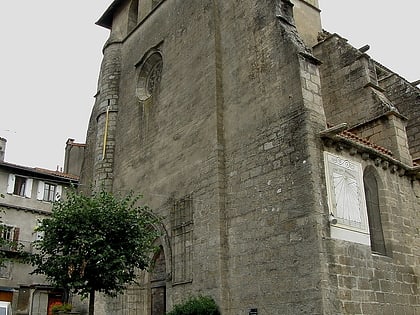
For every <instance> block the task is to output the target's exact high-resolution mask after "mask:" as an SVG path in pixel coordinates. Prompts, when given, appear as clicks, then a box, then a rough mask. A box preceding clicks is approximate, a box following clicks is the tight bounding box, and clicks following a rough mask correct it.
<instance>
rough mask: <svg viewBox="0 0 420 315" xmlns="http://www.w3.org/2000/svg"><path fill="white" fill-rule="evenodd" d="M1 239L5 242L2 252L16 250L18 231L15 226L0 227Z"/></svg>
mask: <svg viewBox="0 0 420 315" xmlns="http://www.w3.org/2000/svg"><path fill="white" fill-rule="evenodd" d="M0 228H1V237H2V239H3V240H4V241H6V242H5V244H4V246H3V248H2V249H3V250H12V251H13V250H16V249H17V242H18V240H19V232H20V229H19V228H18V227H16V226H10V225H5V224H3V225H1V227H0Z"/></svg>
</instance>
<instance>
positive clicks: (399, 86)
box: [377, 65, 420, 159]
mask: <svg viewBox="0 0 420 315" xmlns="http://www.w3.org/2000/svg"><path fill="white" fill-rule="evenodd" d="M377 72H378V73H379V78H378V79H379V85H380V86H381V87H382V88H383V89H384V90H385V91H386V93H387V95H388V98H389V99H390V100H391V101H392V102H393V103H394V104H395V106H396V107H397V108H398V110H399V111H400V112H401V114H403V115H404V116H406V117H407V118H408V121H407V126H406V130H407V137H408V143H409V146H410V153H411V155H412V157H413V158H414V159H419V158H420V127H419V126H420V90H419V89H418V88H417V87H414V86H412V85H411V84H410V83H408V82H407V81H406V80H405V79H403V78H401V77H400V76H398V75H397V74H394V73H392V72H390V71H389V70H387V69H386V68H384V67H383V66H381V65H377Z"/></svg>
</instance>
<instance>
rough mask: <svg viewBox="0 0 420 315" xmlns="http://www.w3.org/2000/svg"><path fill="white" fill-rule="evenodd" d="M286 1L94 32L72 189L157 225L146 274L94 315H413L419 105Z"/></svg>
mask: <svg viewBox="0 0 420 315" xmlns="http://www.w3.org/2000/svg"><path fill="white" fill-rule="evenodd" d="M292 2H293V3H292ZM292 2H290V1H288V0H277V1H263V0H243V1H219V0H215V1H208V0H194V1H192V0H191V1H186V0H184V1H175V0H162V1H154V0H153V1H152V0H116V1H114V2H113V3H112V4H111V5H110V7H109V8H108V9H107V10H106V12H105V13H104V14H103V16H102V17H101V18H100V20H99V21H98V24H99V25H101V26H103V27H105V28H108V29H110V36H109V39H108V41H107V42H106V44H105V47H104V49H103V53H104V57H103V62H102V67H101V71H100V75H99V82H98V93H97V95H96V101H95V105H94V107H93V111H92V116H91V119H90V123H89V128H88V133H87V145H86V148H85V160H84V164H83V167H82V173H81V183H82V184H83V186H82V187H83V189H85V190H86V191H89V189H88V188H89V187H92V186H93V187H105V188H106V189H108V190H110V191H113V192H120V191H122V192H126V191H130V190H134V191H135V192H138V193H141V194H143V195H144V196H145V200H146V202H147V203H148V204H149V205H150V206H151V207H152V208H153V209H154V210H155V211H156V212H157V213H159V214H160V215H162V216H163V218H164V222H163V224H162V227H161V231H162V233H163V236H162V238H161V239H160V240H158V241H157V245H159V246H160V249H161V250H160V252H159V253H157V254H156V257H155V264H154V266H155V267H154V269H153V271H152V272H150V273H147V274H145V273H140V274H139V282H140V284H139V285H136V286H132V287H130V288H129V289H128V290H127V292H126V294H124V295H123V296H121V297H118V298H116V299H108V298H103V299H102V300H100V301H98V303H97V309H98V310H99V313H100V314H110V315H111V314H112V315H115V314H142V315H145V314H152V315H162V314H164V313H165V311H167V310H170V309H172V307H173V305H174V304H176V303H179V302H180V301H182V300H183V299H184V298H186V297H188V296H189V295H197V294H204V295H210V296H212V297H213V298H214V299H215V300H216V301H217V303H218V305H219V306H220V308H221V310H222V314H223V315H245V314H264V315H274V314H293V315H296V314H311V315H314V314H412V315H414V314H420V300H419V288H418V285H419V283H418V279H419V277H420V237H419V226H420V217H419V211H420V181H419V179H420V167H419V166H418V165H417V164H415V163H414V162H413V159H419V157H420V138H419V124H420V91H419V89H418V88H417V87H416V86H415V84H410V83H409V82H407V81H406V80H405V79H404V78H402V77H400V76H399V75H398V74H395V73H393V72H392V71H391V70H389V69H387V68H386V67H385V66H383V65H381V64H378V63H377V62H375V61H374V60H372V59H371V58H370V57H369V55H368V54H367V53H366V48H363V49H356V48H354V47H352V46H351V45H349V44H348V43H347V41H346V40H345V39H343V38H342V37H340V36H339V35H337V34H329V33H327V32H323V31H322V29H321V20H320V10H319V7H318V1H317V0H311V1H309V0H307V1H304V0H293V1H292ZM413 62H414V61H413Z"/></svg>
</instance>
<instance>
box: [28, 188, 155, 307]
mask: <svg viewBox="0 0 420 315" xmlns="http://www.w3.org/2000/svg"><path fill="white" fill-rule="evenodd" d="M139 199H140V196H134V195H133V194H132V193H131V194H128V195H127V196H114V195H113V194H111V193H108V192H105V191H103V190H102V191H99V192H97V193H94V194H93V195H92V196H85V195H83V194H81V193H78V192H76V191H75V190H74V189H72V190H69V191H68V192H67V197H66V198H65V199H63V200H60V201H57V202H55V203H54V204H53V210H52V215H51V216H50V217H48V218H46V219H43V220H42V221H41V224H40V226H39V227H38V231H40V232H43V233H44V237H43V239H42V240H40V241H37V242H36V244H35V247H36V249H37V250H38V251H39V252H38V253H37V254H34V256H33V258H32V260H31V263H32V264H33V265H34V266H35V267H36V268H35V270H34V272H33V273H37V274H44V275H45V276H46V277H47V278H48V280H50V281H51V282H52V283H54V284H55V285H57V286H58V287H61V288H64V289H68V290H70V291H72V292H74V293H76V294H79V295H81V296H82V297H87V296H88V295H89V294H90V296H91V299H92V296H94V293H95V291H98V292H102V293H105V294H107V295H109V296H116V295H118V294H119V293H121V292H122V291H123V290H124V288H125V287H126V285H127V284H130V283H133V282H134V281H135V278H136V274H135V270H136V269H137V268H139V269H142V270H144V269H147V268H148V267H149V265H150V263H151V257H153V252H154V246H153V242H154V241H155V239H156V238H157V237H158V236H159V234H158V232H157V229H155V228H153V226H154V225H155V224H157V223H158V222H159V219H157V217H156V216H154V215H153V214H152V212H151V210H150V209H149V208H148V207H147V206H138V205H137V202H138V200H139Z"/></svg>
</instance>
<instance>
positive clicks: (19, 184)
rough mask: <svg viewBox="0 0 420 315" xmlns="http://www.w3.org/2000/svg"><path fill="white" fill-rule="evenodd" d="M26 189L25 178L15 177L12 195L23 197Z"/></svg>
mask: <svg viewBox="0 0 420 315" xmlns="http://www.w3.org/2000/svg"><path fill="white" fill-rule="evenodd" d="M25 189H26V178H25V177H21V176H16V177H15V187H14V189H13V194H14V195H18V196H22V197H24V196H25Z"/></svg>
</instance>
